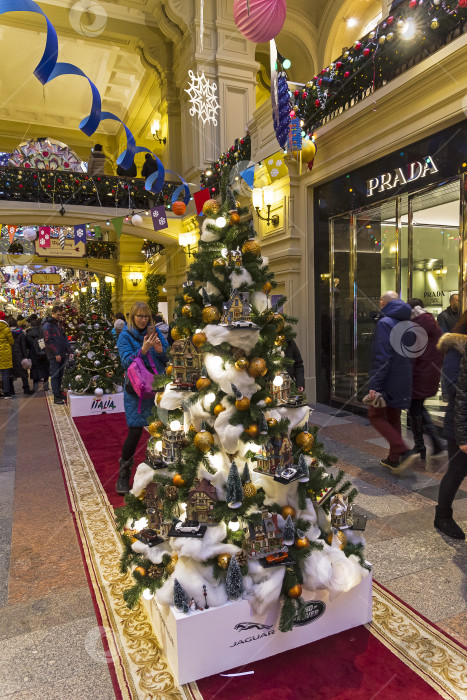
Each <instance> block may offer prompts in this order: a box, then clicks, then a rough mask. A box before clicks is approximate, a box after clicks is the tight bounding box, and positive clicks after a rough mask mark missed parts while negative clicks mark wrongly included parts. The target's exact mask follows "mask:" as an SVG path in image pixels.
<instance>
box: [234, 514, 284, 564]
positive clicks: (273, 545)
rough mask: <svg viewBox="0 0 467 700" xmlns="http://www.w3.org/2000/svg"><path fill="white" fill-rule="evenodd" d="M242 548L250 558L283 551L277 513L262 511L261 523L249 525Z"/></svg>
mask: <svg viewBox="0 0 467 700" xmlns="http://www.w3.org/2000/svg"><path fill="white" fill-rule="evenodd" d="M242 546H243V549H244V551H245V554H246V555H247V556H249V557H265V556H267V555H268V554H271V553H272V552H278V551H279V550H281V549H282V546H283V537H282V532H281V531H280V529H279V525H278V523H277V513H272V514H271V513H268V511H262V512H261V523H260V524H259V525H252V524H251V523H250V524H249V525H248V528H247V529H246V532H245V540H244V542H243V545H242Z"/></svg>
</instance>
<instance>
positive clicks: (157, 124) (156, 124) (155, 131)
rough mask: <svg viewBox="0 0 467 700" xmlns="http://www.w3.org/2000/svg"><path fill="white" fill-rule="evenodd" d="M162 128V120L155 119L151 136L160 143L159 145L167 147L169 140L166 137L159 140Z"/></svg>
mask: <svg viewBox="0 0 467 700" xmlns="http://www.w3.org/2000/svg"><path fill="white" fill-rule="evenodd" d="M160 127H161V122H160V119H153V120H152V124H151V134H152V138H153V139H154V140H155V141H159V143H163V144H164V146H165V144H166V143H167V139H166V138H165V136H164V138H163V139H161V138H159V129H160Z"/></svg>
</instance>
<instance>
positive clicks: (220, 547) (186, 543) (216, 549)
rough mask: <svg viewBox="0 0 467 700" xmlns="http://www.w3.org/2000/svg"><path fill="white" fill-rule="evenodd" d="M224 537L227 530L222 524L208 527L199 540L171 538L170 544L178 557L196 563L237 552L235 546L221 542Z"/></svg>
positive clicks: (193, 538)
mask: <svg viewBox="0 0 467 700" xmlns="http://www.w3.org/2000/svg"><path fill="white" fill-rule="evenodd" d="M226 535H227V528H226V526H225V523H223V522H222V523H220V524H219V525H215V526H214V525H210V526H209V527H208V528H207V530H206V533H205V535H204V537H203V539H201V540H198V539H197V538H195V537H171V538H170V544H171V546H172V549H173V551H174V552H177V554H178V556H179V557H189V558H190V557H191V558H192V559H195V560H196V561H206V559H210V558H211V557H217V556H218V555H219V554H222V553H223V552H230V553H233V552H236V551H237V550H238V547H236V546H235V545H233V544H231V545H229V544H225V542H223V540H224V539H225V537H226Z"/></svg>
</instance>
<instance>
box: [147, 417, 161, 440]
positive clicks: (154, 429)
mask: <svg viewBox="0 0 467 700" xmlns="http://www.w3.org/2000/svg"><path fill="white" fill-rule="evenodd" d="M163 429H164V424H163V422H162V421H161V420H155V421H153V422H152V423H149V425H148V431H149V435H151V437H160V436H161V435H162V431H163Z"/></svg>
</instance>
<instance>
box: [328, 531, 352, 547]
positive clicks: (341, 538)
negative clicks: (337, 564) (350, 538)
mask: <svg viewBox="0 0 467 700" xmlns="http://www.w3.org/2000/svg"><path fill="white" fill-rule="evenodd" d="M337 539H338V540H339V549H345V547H346V544H347V537H346V536H345V534H344V533H343V532H342V530H338V532H337ZM326 542H327V543H328V544H331V542H332V532H330V533H329V535H328V536H327V537H326Z"/></svg>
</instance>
